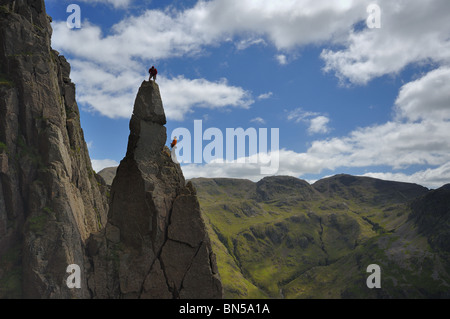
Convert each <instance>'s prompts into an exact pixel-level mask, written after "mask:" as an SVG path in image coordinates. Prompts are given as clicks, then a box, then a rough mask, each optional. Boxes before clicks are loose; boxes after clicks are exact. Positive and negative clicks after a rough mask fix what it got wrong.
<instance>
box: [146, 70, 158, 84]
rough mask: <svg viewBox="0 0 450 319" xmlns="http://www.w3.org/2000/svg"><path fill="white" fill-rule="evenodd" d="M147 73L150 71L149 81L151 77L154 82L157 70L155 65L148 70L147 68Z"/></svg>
mask: <svg viewBox="0 0 450 319" xmlns="http://www.w3.org/2000/svg"><path fill="white" fill-rule="evenodd" d="M148 73H150V79H149V81H151V79H152V78H153V80H154V81H155V82H156V75H157V74H158V70H157V69H156V68H155V66H152V67H151V68H150V70H148Z"/></svg>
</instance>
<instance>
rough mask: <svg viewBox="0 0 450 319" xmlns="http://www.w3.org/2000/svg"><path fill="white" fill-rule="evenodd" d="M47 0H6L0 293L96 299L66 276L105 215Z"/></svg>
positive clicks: (0, 8)
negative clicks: (52, 41) (56, 47)
mask: <svg viewBox="0 0 450 319" xmlns="http://www.w3.org/2000/svg"><path fill="white" fill-rule="evenodd" d="M51 33H52V30H51V27H50V18H49V17H48V16H47V14H46V12H45V5H44V1H43V0H21V1H5V0H1V1H0V78H1V79H0V298H15V297H17V298H22V297H23V298H89V297H90V293H89V291H88V289H87V284H86V278H85V276H82V285H81V289H69V288H68V287H67V286H66V284H65V279H66V278H67V276H68V274H67V273H66V268H67V266H68V265H70V264H78V265H79V266H80V268H81V271H82V273H84V272H85V271H86V269H85V261H86V259H85V242H86V240H87V239H88V237H89V236H90V235H91V233H93V232H98V231H99V230H100V229H102V227H103V225H105V224H106V214H107V202H106V199H105V196H104V194H102V190H103V186H104V185H103V182H102V180H101V179H99V178H97V176H96V174H95V173H94V171H93V170H92V167H91V162H90V159H89V154H88V150H87V147H86V143H85V140H84V136H83V131H82V129H81V126H80V115H79V110H78V106H77V103H76V101H75V85H74V84H73V83H72V82H71V80H70V78H69V73H70V65H69V64H68V63H67V61H66V60H65V58H64V57H63V56H60V55H59V54H58V52H56V51H54V50H52V49H51V46H50V39H51Z"/></svg>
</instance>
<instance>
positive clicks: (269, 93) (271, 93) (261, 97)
mask: <svg viewBox="0 0 450 319" xmlns="http://www.w3.org/2000/svg"><path fill="white" fill-rule="evenodd" d="M272 95H273V92H267V93H263V94H261V95H259V96H258V100H267V99H270V98H271V97H272Z"/></svg>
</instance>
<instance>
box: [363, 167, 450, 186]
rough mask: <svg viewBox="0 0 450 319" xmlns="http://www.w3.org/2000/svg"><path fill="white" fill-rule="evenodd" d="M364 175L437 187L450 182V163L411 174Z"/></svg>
mask: <svg viewBox="0 0 450 319" xmlns="http://www.w3.org/2000/svg"><path fill="white" fill-rule="evenodd" d="M364 176H368V177H373V178H379V179H384V180H389V181H398V182H407V183H415V184H420V185H423V186H425V187H428V188H433V189H436V188H439V187H441V186H443V185H446V184H449V183H450V163H446V164H443V165H441V166H439V167H437V168H429V169H426V170H422V171H418V172H416V173H413V174H411V175H407V174H404V173H366V174H364Z"/></svg>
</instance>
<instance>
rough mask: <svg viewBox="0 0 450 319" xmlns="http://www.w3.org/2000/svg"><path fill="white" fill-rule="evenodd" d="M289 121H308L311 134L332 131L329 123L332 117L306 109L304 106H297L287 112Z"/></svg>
mask: <svg viewBox="0 0 450 319" xmlns="http://www.w3.org/2000/svg"><path fill="white" fill-rule="evenodd" d="M287 119H288V121H294V122H295V123H300V122H303V123H307V124H308V125H309V127H308V133H309V134H325V133H328V132H329V131H330V129H329V127H328V123H329V122H330V119H329V118H328V117H327V116H325V115H321V114H320V113H318V112H309V111H304V110H303V109H302V108H296V109H294V110H292V111H290V112H288V114H287Z"/></svg>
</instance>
